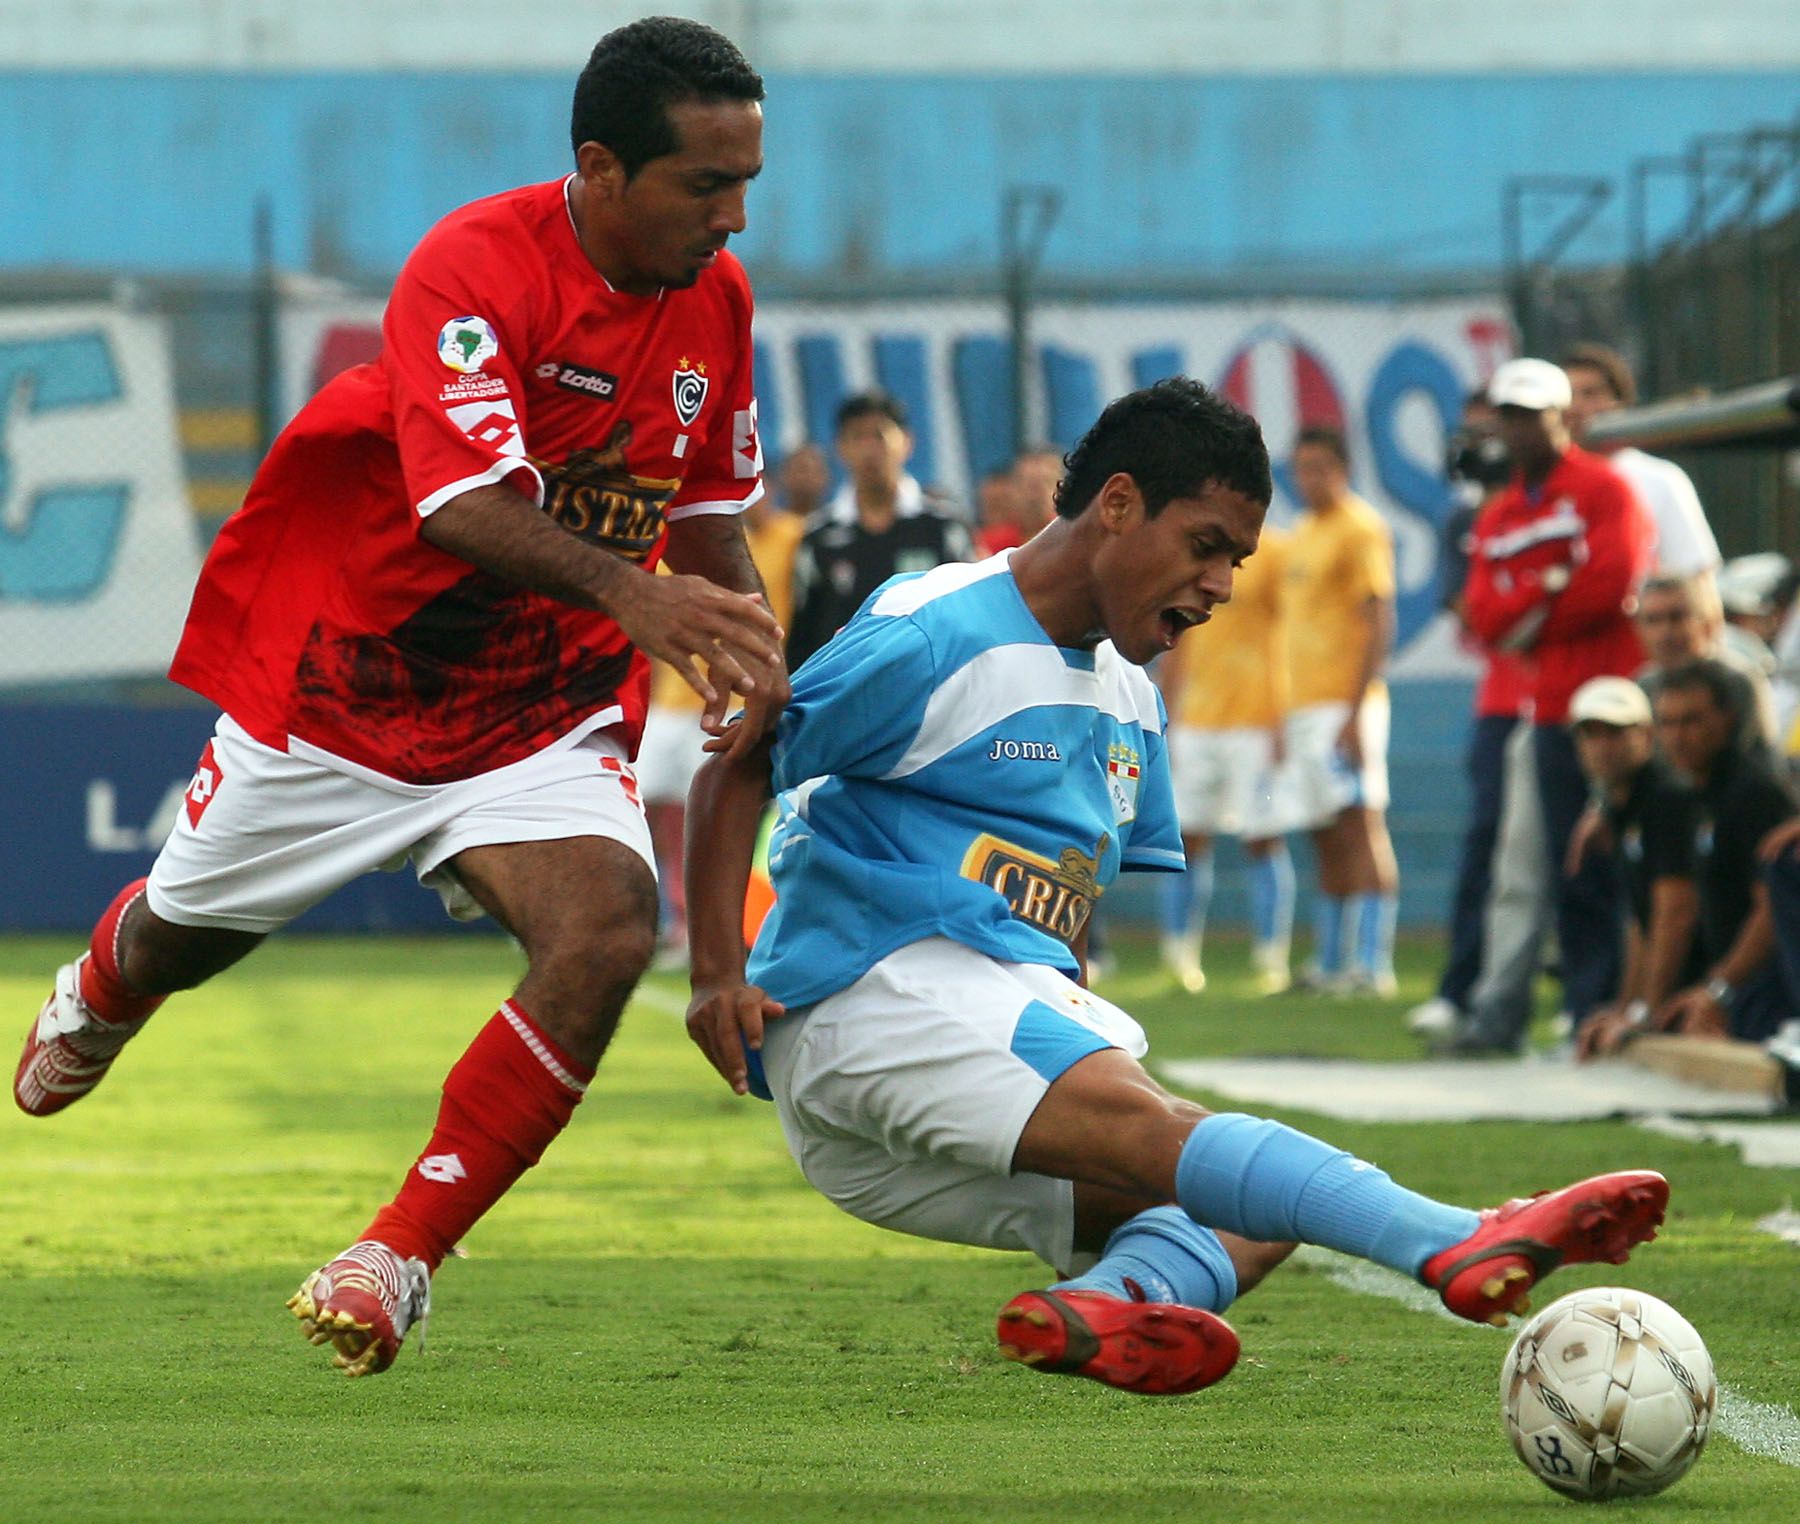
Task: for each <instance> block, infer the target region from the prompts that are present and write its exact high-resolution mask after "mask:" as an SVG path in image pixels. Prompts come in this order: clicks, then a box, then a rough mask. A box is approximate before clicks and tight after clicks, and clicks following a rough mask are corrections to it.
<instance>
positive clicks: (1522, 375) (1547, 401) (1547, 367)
mask: <svg viewBox="0 0 1800 1524" xmlns="http://www.w3.org/2000/svg"><path fill="white" fill-rule="evenodd" d="M1487 395H1488V401H1489V402H1491V403H1493V404H1494V406H1495V407H1525V408H1530V409H1531V411H1532V412H1534V413H1541V412H1543V411H1544V409H1545V408H1549V407H1555V408H1565V407H1567V406H1568V405H1569V401H1570V398H1571V396H1572V393H1571V392H1570V390H1569V376H1568V372H1567V371H1565V370H1564V369H1563V368H1562V366H1560V365H1552V364H1551V363H1550V362H1549V361H1548V360H1508V361H1507V362H1506V363H1505V364H1504V365H1502V366H1501V367H1500V368H1499V369H1498V370H1496V371H1495V372H1494V374H1493V376H1492V377H1491V378H1490V379H1489V381H1488V390H1487Z"/></svg>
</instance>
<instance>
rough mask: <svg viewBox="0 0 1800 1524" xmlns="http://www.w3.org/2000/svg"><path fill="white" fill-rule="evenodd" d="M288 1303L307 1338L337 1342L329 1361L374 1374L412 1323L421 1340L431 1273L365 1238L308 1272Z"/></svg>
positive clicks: (388, 1362) (421, 1262)
mask: <svg viewBox="0 0 1800 1524" xmlns="http://www.w3.org/2000/svg"><path fill="white" fill-rule="evenodd" d="M287 1305H288V1311H290V1312H291V1313H293V1315H294V1316H295V1317H297V1318H298V1319H299V1320H300V1330H301V1332H302V1333H304V1334H305V1335H306V1337H307V1338H308V1339H309V1340H311V1341H312V1342H313V1343H314V1344H325V1343H330V1344H332V1345H333V1346H335V1347H336V1350H337V1353H336V1354H335V1355H333V1356H332V1360H331V1363H332V1364H333V1365H335V1366H336V1367H337V1368H338V1369H339V1370H341V1371H342V1372H343V1373H344V1374H345V1375H346V1376H373V1375H374V1374H375V1373H376V1372H378V1371H384V1370H386V1369H387V1368H388V1367H389V1366H390V1365H392V1364H393V1363H394V1357H395V1356H396V1355H398V1354H399V1353H400V1344H401V1341H402V1340H404V1339H405V1338H406V1331H407V1329H409V1328H411V1327H412V1325H413V1324H414V1323H417V1324H418V1325H419V1337H420V1339H421V1340H423V1339H424V1337H425V1320H426V1318H427V1317H429V1316H430V1314H431V1272H430V1271H429V1270H427V1269H426V1268H425V1261H424V1260H422V1259H402V1258H401V1257H400V1256H399V1255H398V1254H396V1253H395V1252H394V1251H393V1250H392V1249H390V1248H389V1247H388V1246H387V1245H386V1244H383V1243H376V1242H375V1241H374V1240H373V1239H367V1238H366V1239H364V1240H363V1241H362V1242H361V1243H355V1244H352V1245H350V1247H349V1248H348V1249H346V1250H344V1252H343V1253H342V1254H340V1255H338V1257H337V1258H336V1259H334V1260H332V1261H331V1263H330V1264H328V1265H324V1266H321V1267H320V1268H319V1269H317V1270H315V1271H313V1273H312V1274H311V1275H309V1276H307V1278H306V1281H305V1283H304V1284H303V1285H302V1286H301V1287H300V1289H299V1290H298V1291H296V1292H295V1293H294V1294H293V1295H292V1296H291V1297H289V1298H288V1303H287Z"/></svg>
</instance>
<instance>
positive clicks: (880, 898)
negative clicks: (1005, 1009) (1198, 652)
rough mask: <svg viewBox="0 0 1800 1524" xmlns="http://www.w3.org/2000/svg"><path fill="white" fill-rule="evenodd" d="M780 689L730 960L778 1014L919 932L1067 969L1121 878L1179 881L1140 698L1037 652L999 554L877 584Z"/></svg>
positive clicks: (1133, 683) (1098, 655) (1149, 706)
mask: <svg viewBox="0 0 1800 1524" xmlns="http://www.w3.org/2000/svg"><path fill="white" fill-rule="evenodd" d="M793 684H794V692H793V698H792V699H791V700H790V702H789V704H788V707H787V709H786V711H785V712H784V713H783V715H782V717H781V722H780V726H779V728H778V730H777V732H776V741H775V748H774V786H775V790H776V796H777V819H776V825H775V831H774V834H773V836H772V837H771V839H770V844H769V872H770V877H771V878H772V879H773V881H774V885H775V893H776V901H775V908H774V910H773V911H772V912H770V915H769V918H768V920H767V921H766V922H765V923H764V925H763V929H762V934H761V935H760V936H759V937H758V938H757V939H756V946H755V948H754V949H753V950H752V952H751V957H750V966H749V976H750V978H751V979H752V980H753V981H754V982H755V983H757V984H759V985H761V986H762V987H763V988H764V989H765V990H767V991H768V992H769V994H771V995H772V996H774V997H775V998H776V999H777V1000H780V1001H782V1002H783V1003H784V1004H786V1005H788V1006H789V1007H790V1008H791V1007H794V1006H803V1005H811V1004H814V1003H816V1002H817V1001H820V1000H823V999H824V998H825V997H826V996H827V995H831V994H834V993H835V992H836V991H838V990H841V989H843V988H845V987H846V986H848V985H850V984H853V983H854V982H855V981H856V980H857V979H859V978H860V977H861V976H862V975H863V974H864V973H866V972H867V971H868V969H869V968H870V967H871V966H872V965H873V964H875V963H876V962H877V961H879V960H880V959H882V958H884V957H886V956H887V954H889V953H890V952H893V951H894V950H895V949H896V948H900V947H905V946H908V945H910V944H911V943H913V942H917V941H919V940H921V939H922V938H925V937H936V936H942V937H949V938H951V939H952V940H954V941H957V942H961V943H963V944H965V945H966V946H968V947H972V948H974V949H975V950H976V951H978V952H984V953H987V954H989V955H990V956H992V957H995V958H999V959H1003V960H1005V961H1008V962H1016V963H1043V964H1049V965H1051V966H1053V967H1056V968H1060V969H1062V970H1064V971H1065V972H1068V973H1071V974H1073V973H1074V972H1075V971H1076V966H1077V965H1076V961H1075V956H1074V954H1073V952H1072V951H1071V949H1070V943H1071V942H1072V941H1073V939H1074V938H1075V937H1076V935H1077V934H1078V933H1079V932H1080V931H1081V929H1082V928H1083V927H1084V926H1085V925H1086V924H1087V920H1088V917H1089V916H1090V915H1091V914H1092V913H1093V909H1094V904H1095V902H1096V901H1097V900H1098V899H1099V897H1100V895H1101V894H1102V893H1103V892H1104V891H1105V889H1106V886H1107V885H1108V884H1110V883H1111V882H1112V881H1113V880H1114V878H1116V877H1117V876H1118V873H1119V870H1120V869H1121V868H1122V867H1124V868H1148V869H1165V870H1177V871H1179V870H1180V869H1181V868H1183V867H1184V866H1185V859H1184V857H1183V855H1182V847H1181V833H1180V829H1179V828H1178V826H1177V825H1176V821H1175V801H1174V794H1173V791H1172V789H1171V786H1170V782H1169V767H1168V761H1167V758H1166V756H1165V754H1164V750H1163V728H1164V713H1163V706H1162V697H1161V695H1160V694H1159V693H1158V692H1157V691H1156V686H1155V685H1154V684H1153V683H1152V682H1151V681H1150V679H1149V678H1148V676H1146V675H1145V673H1144V672H1143V671H1142V670H1141V669H1140V668H1138V667H1135V666H1133V665H1132V664H1131V663H1130V662H1128V661H1126V660H1125V659H1124V658H1123V657H1121V656H1120V655H1119V654H1118V653H1117V652H1116V651H1115V650H1114V649H1113V648H1112V646H1111V644H1110V643H1108V644H1103V645H1101V646H1100V647H1099V648H1098V649H1096V650H1094V651H1077V650H1071V649H1068V648H1066V647H1061V646H1058V645H1056V644H1055V643H1054V642H1053V641H1052V640H1051V639H1050V637H1049V636H1048V635H1046V634H1045V633H1044V630H1043V627H1042V626H1041V625H1039V623H1038V622H1037V620H1036V618H1035V617H1034V616H1033V615H1032V613H1031V610H1030V609H1029V608H1027V607H1026V604H1025V600H1024V598H1023V596H1022V595H1021V594H1020V592H1019V586H1018V583H1017V582H1016V581H1015V580H1014V578H1013V575H1012V572H1011V569H1010V567H1009V565H1008V557H1007V555H1005V554H1002V555H999V556H995V557H993V558H992V559H990V560H987V561H982V562H978V563H976V564H974V565H967V564H955V565H948V566H940V567H938V568H937V569H936V570H935V571H929V572H925V573H923V574H920V575H916V576H910V577H895V578H893V579H891V580H890V581H888V582H886V583H884V584H883V585H882V586H881V587H880V588H878V589H877V590H876V591H875V592H874V593H873V594H871V595H870V598H869V600H868V602H867V603H865V604H864V605H863V606H862V608H861V609H859V610H858V611H857V614H856V617H855V618H854V619H852V620H851V621H850V623H849V624H847V625H846V626H845V627H844V628H843V630H842V631H840V632H839V633H838V635H837V636H836V637H835V638H834V639H833V640H832V641H831V642H830V643H829V644H828V645H826V646H825V647H824V648H823V649H822V650H820V651H818V652H817V653H816V654H815V655H814V656H813V657H812V658H811V659H810V660H809V661H808V662H807V663H806V664H805V665H804V666H803V667H801V669H800V670H799V672H797V673H796V674H795V675H794V680H793Z"/></svg>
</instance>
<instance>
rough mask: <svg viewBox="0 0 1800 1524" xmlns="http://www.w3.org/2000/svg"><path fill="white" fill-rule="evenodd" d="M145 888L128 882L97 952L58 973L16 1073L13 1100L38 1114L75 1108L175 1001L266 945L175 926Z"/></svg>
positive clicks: (94, 940)
mask: <svg viewBox="0 0 1800 1524" xmlns="http://www.w3.org/2000/svg"><path fill="white" fill-rule="evenodd" d="M143 890H144V881H143V880H142V879H139V880H138V881H137V882H135V883H132V884H127V885H126V886H125V888H124V889H122V890H121V891H120V892H119V894H118V895H117V896H116V897H115V898H114V900H113V902H112V904H111V905H109V906H108V907H107V909H106V913H105V914H104V915H102V916H101V918H100V920H99V922H98V924H97V925H96V926H95V927H94V933H93V936H92V937H91V938H90V939H89V943H88V950H87V951H86V952H84V953H83V954H82V955H81V956H80V957H79V958H77V959H76V960H75V962H73V963H68V964H64V965H63V967H62V968H60V969H58V970H57V973H56V980H55V984H54V987H53V988H52V990H51V993H50V998H49V999H48V1000H46V1001H45V1002H44V1006H43V1009H42V1010H40V1011H39V1012H38V1016H37V1020H36V1021H34V1022H33V1023H32V1026H31V1030H30V1031H29V1032H28V1033H27V1034H26V1038H25V1049H24V1052H23V1053H22V1054H21V1055H20V1058H19V1066H18V1068H17V1070H16V1071H15V1072H14V1075H13V1099H14V1100H15V1101H17V1102H18V1105H19V1108H20V1110H22V1111H24V1112H26V1113H28V1114H29V1115H31V1116H49V1115H50V1114H51V1113H53V1112H57V1111H61V1110H62V1109H63V1108H64V1107H65V1106H72V1105H73V1104H74V1103H75V1102H76V1101H78V1100H80V1099H81V1098H82V1096H84V1095H86V1094H87V1093H88V1092H89V1091H90V1090H92V1089H93V1088H94V1087H95V1086H96V1085H98V1084H99V1083H100V1081H101V1080H102V1079H104V1078H105V1077H106V1074H107V1071H108V1070H109V1069H110V1068H111V1067H112V1064H113V1060H114V1059H116V1058H117V1057H118V1056H119V1053H120V1052H121V1051H122V1050H123V1048H124V1047H125V1044H126V1043H128V1042H129V1041H130V1040H131V1039H132V1038H133V1037H135V1036H136V1035H137V1034H138V1032H140V1031H141V1030H142V1029H143V1026H144V1023H145V1022H146V1021H148V1020H149V1019H150V1016H151V1014H152V1013H153V1012H154V1011H155V1010H156V1008H157V1007H158V1006H160V1005H161V1004H162V1002H163V1001H164V1000H165V999H166V998H167V997H168V996H169V995H171V994H174V993H175V992H176V991H177V990H186V989H193V988H194V987H195V986H196V985H199V984H204V983H205V982H206V981H207V980H208V979H210V978H212V976H213V975H214V974H216V973H219V972H220V971H221V970H223V969H226V968H229V967H230V966H231V965H232V964H233V963H236V962H237V961H238V959H240V958H242V957H243V956H244V955H245V954H246V953H248V952H249V951H250V950H251V949H252V948H253V947H255V946H256V944H257V943H258V942H260V941H262V935H261V934H260V933H257V932H248V931H230V930H225V929H223V928H219V927H208V926H182V925H178V924H177V923H175V922H173V921H165V920H164V919H163V918H162V917H161V916H159V915H157V914H156V913H155V912H154V911H152V910H151V909H150V906H149V904H148V902H147V901H146V900H145V898H144V892H143Z"/></svg>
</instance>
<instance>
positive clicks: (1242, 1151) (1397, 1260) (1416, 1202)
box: [1013, 1048, 1668, 1322]
mask: <svg viewBox="0 0 1800 1524" xmlns="http://www.w3.org/2000/svg"><path fill="white" fill-rule="evenodd" d="M1013 1166H1014V1168H1015V1169H1016V1170H1028V1171H1030V1172H1032V1173H1035V1174H1045V1175H1053V1176H1057V1177H1059V1178H1062V1179H1072V1180H1077V1181H1086V1182H1089V1183H1090V1184H1093V1185H1098V1186H1101V1187H1104V1188H1105V1189H1107V1190H1109V1191H1113V1192H1118V1193H1122V1194H1124V1195H1126V1196H1136V1197H1140V1198H1144V1199H1149V1200H1155V1199H1159V1198H1161V1199H1172V1200H1174V1201H1176V1202H1178V1203H1179V1204H1180V1207H1181V1210H1182V1211H1183V1212H1184V1213H1185V1214H1186V1215H1187V1216H1188V1217H1190V1218H1192V1219H1193V1220H1194V1221H1196V1222H1198V1223H1203V1224H1205V1225H1207V1226H1209V1227H1212V1228H1214V1229H1220V1230H1224V1231H1227V1232H1230V1233H1235V1234H1238V1235H1241V1236H1242V1237H1244V1238H1248V1239H1251V1240H1256V1241H1265V1242H1277V1241H1284V1240H1288V1239H1296V1240H1299V1241H1301V1242H1306V1243H1316V1244H1322V1245H1323V1246H1325V1247H1326V1248H1331V1249H1337V1250H1340V1251H1341V1252H1344V1253H1349V1254H1355V1255H1358V1256H1360V1257H1362V1258H1364V1259H1370V1260H1373V1261H1375V1262H1376V1263H1378V1264H1384V1265H1387V1266H1389V1267H1390V1268H1392V1269H1396V1270H1400V1271H1402V1272H1403V1273H1405V1274H1408V1275H1412V1276H1415V1277H1417V1278H1418V1279H1420V1280H1422V1281H1423V1282H1424V1283H1425V1284H1426V1285H1428V1286H1431V1287H1432V1288H1433V1289H1434V1290H1437V1291H1438V1292H1439V1293H1440V1295H1442V1297H1443V1299H1444V1303H1445V1305H1446V1306H1447V1307H1449V1309H1450V1310H1451V1311H1452V1312H1454V1313H1456V1314H1457V1315H1458V1316H1460V1317H1464V1318H1468V1319H1470V1320H1471V1321H1474V1322H1491V1321H1494V1320H1495V1319H1496V1318H1498V1319H1500V1320H1502V1321H1503V1320H1504V1318H1505V1317H1506V1315H1508V1314H1510V1313H1517V1312H1522V1311H1524V1310H1525V1307H1526V1293H1527V1292H1528V1291H1529V1290H1530V1288H1531V1286H1532V1284H1533V1283H1534V1282H1535V1281H1537V1280H1539V1279H1541V1278H1542V1277H1543V1276H1544V1275H1546V1274H1548V1273H1549V1272H1550V1271H1552V1270H1554V1269H1556V1268H1557V1267H1558V1266H1559V1265H1563V1264H1576V1263H1591V1262H1595V1261H1606V1262H1609V1263H1613V1264H1622V1263H1624V1261H1625V1259H1626V1257H1627V1256H1628V1255H1629V1254H1630V1251H1631V1250H1632V1248H1634V1247H1635V1246H1636V1245H1638V1244H1640V1243H1644V1242H1646V1241H1648V1240H1649V1239H1651V1238H1654V1237H1655V1236H1656V1229H1657V1227H1658V1226H1659V1225H1660V1223H1661V1222H1662V1220H1663V1213H1664V1209H1665V1208H1666V1205H1667V1202H1668V1182H1667V1181H1665V1180H1664V1179H1663V1178H1662V1176H1660V1175H1657V1174H1655V1173H1653V1172H1652V1171H1648V1170H1635V1171H1621V1172H1618V1173H1614V1174H1609V1175H1600V1176H1596V1177H1594V1178H1593V1179H1591V1180H1585V1181H1582V1182H1580V1183H1579V1184H1577V1185H1574V1186H1570V1187H1567V1188H1565V1189H1564V1190H1561V1191H1557V1192H1554V1193H1549V1194H1545V1195H1541V1196H1537V1197H1533V1198H1530V1199H1528V1200H1517V1201H1512V1202H1508V1203H1507V1204H1506V1205H1505V1206H1502V1207H1499V1208H1495V1209H1492V1210H1490V1211H1488V1212H1485V1213H1482V1214H1477V1213H1475V1212H1471V1211H1468V1210H1466V1209H1463V1208H1460V1207H1452V1206H1447V1205H1445V1204H1444V1203H1441V1202H1436V1201H1432V1200H1431V1199H1429V1198H1428V1197H1424V1196H1420V1195H1418V1194H1416V1193H1415V1192H1412V1191H1408V1190H1406V1189H1404V1188H1403V1187H1401V1186H1399V1185H1396V1184H1395V1183H1394V1182H1393V1181H1392V1180H1390V1179H1388V1177H1387V1176H1386V1175H1384V1174H1383V1173H1382V1172H1381V1171H1380V1170H1378V1169H1376V1168H1375V1167H1374V1166H1373V1165H1371V1164H1367V1163H1365V1162H1364V1161H1362V1160H1360V1159H1355V1158H1352V1157H1351V1156H1350V1155H1349V1154H1347V1153H1344V1152H1343V1151H1341V1150H1339V1149H1335V1148H1332V1147H1331V1146H1329V1145H1328V1144H1325V1143H1322V1142H1320V1141H1319V1140H1318V1139H1316V1138H1310V1137H1307V1136H1306V1135H1305V1134H1304V1133H1299V1132H1296V1131H1295V1130H1293V1129H1292V1128H1289V1127H1284V1126H1282V1125H1281V1124H1280V1123H1276V1122H1270V1121H1265V1120H1262V1119H1259V1118H1255V1117H1248V1116H1240V1115H1233V1114H1218V1115H1215V1114H1212V1113H1209V1112H1207V1111H1206V1110H1205V1108H1203V1107H1201V1106H1198V1105H1196V1104H1195V1103H1193V1102H1192V1101H1186V1100H1183V1099H1181V1098H1180V1097H1178V1096H1172V1095H1170V1094H1169V1093H1168V1092H1166V1091H1165V1090H1163V1089H1162V1088H1161V1087H1160V1086H1159V1085H1157V1084H1156V1082H1155V1081H1154V1080H1152V1079H1151V1078H1150V1076H1149V1075H1148V1074H1146V1073H1145V1072H1144V1070H1143V1069H1142V1067H1141V1066H1140V1065H1139V1064H1138V1063H1137V1062H1136V1060H1134V1059H1132V1058H1130V1057H1128V1056H1127V1055H1126V1054H1124V1053H1122V1052H1120V1051H1119V1050H1118V1049H1116V1048H1114V1049H1107V1050H1105V1051H1103V1052H1099V1053H1093V1054H1090V1055H1088V1056H1087V1057H1086V1058H1083V1059H1081V1060H1080V1061H1079V1062H1077V1063H1076V1064H1074V1065H1073V1066H1071V1067H1070V1068H1069V1069H1068V1070H1067V1071H1066V1072H1065V1073H1064V1074H1063V1075H1062V1076H1061V1077H1060V1078H1059V1079H1057V1080H1056V1081H1055V1082H1054V1083H1052V1085H1051V1086H1050V1089H1049V1090H1048V1091H1047V1092H1046V1094H1045V1096H1044V1098H1043V1100H1042V1101H1041V1102H1040V1103H1039V1105H1038V1108H1037V1110H1036V1111H1035V1112H1034V1113H1033V1115H1032V1117H1031V1120H1030V1121H1029V1122H1028V1123H1027V1124H1026V1126H1025V1130H1024V1133H1023V1134H1022V1135H1021V1137H1020V1140H1019V1146H1018V1149H1017V1151H1016V1153H1015V1154H1014V1158H1013Z"/></svg>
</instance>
